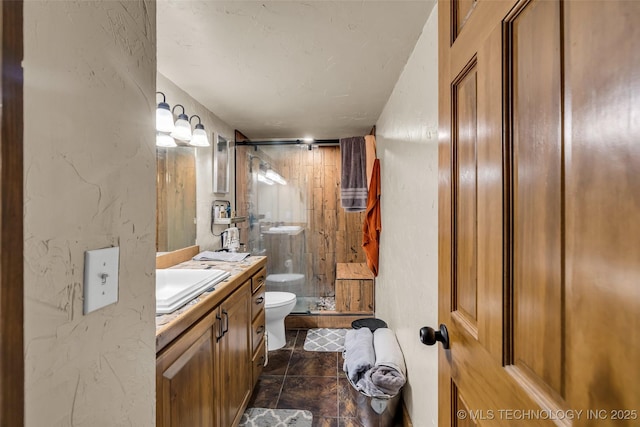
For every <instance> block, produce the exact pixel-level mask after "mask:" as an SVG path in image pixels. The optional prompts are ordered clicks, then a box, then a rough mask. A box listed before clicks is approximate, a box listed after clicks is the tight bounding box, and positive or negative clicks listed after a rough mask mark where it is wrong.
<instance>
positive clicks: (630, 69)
mask: <svg viewBox="0 0 640 427" xmlns="http://www.w3.org/2000/svg"><path fill="white" fill-rule="evenodd" d="M438 8H439V67H440V69H439V72H440V77H439V78H440V83H439V88H440V89H439V90H440V93H439V101H440V107H439V108H440V132H439V134H440V151H439V164H440V179H439V186H440V187H439V260H440V261H439V295H440V296H439V318H440V321H441V322H442V323H444V324H445V325H446V326H447V327H448V330H449V335H450V341H451V344H450V345H451V347H450V350H444V349H440V352H439V369H440V374H439V425H440V426H441V427H444V426H452V425H456V426H467V425H469V426H473V425H481V426H487V425H504V426H511V425H531V426H534V425H535V426H550V425H561V426H571V425H575V426H582V425H584V426H596V425H597V426H606V425H612V426H613V425H615V426H622V425H629V426H631V425H638V423H639V422H640V421H639V420H638V418H639V417H640V414H638V411H640V381H639V378H640V373H639V369H638V360H640V338H639V336H640V334H639V333H638V330H639V328H638V327H639V326H640V320H639V319H640V316H639V315H638V313H639V312H640V243H639V242H640V143H639V142H638V141H639V140H640V96H639V95H638V94H640V29H639V28H640V27H639V26H638V25H637V22H640V2H636V1H626V2H623V1H607V2H605V1H594V2H589V1H567V2H561V1H553V0H531V1H529V0H524V1H462V0H459V1H455V0H453V1H445V2H440V3H439V5H438Z"/></svg>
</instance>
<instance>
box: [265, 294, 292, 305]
mask: <svg viewBox="0 0 640 427" xmlns="http://www.w3.org/2000/svg"><path fill="white" fill-rule="evenodd" d="M295 299H296V294H292V293H291V292H266V293H265V308H277V307H282V306H284V305H287V304H290V303H291V302H292V301H295Z"/></svg>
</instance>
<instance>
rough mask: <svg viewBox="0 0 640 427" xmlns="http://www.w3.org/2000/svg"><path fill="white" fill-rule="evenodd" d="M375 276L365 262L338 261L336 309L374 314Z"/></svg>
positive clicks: (345, 311)
mask: <svg viewBox="0 0 640 427" xmlns="http://www.w3.org/2000/svg"><path fill="white" fill-rule="evenodd" d="M374 302H375V290H374V276H373V273H372V272H371V270H369V267H367V264H365V263H337V265H336V311H337V312H340V313H353V314H373V313H374Z"/></svg>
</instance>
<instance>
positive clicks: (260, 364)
mask: <svg viewBox="0 0 640 427" xmlns="http://www.w3.org/2000/svg"><path fill="white" fill-rule="evenodd" d="M265 343H266V340H264V339H263V340H262V341H261V342H260V345H259V346H258V347H259V349H258V351H256V352H255V354H254V355H253V360H252V361H251V366H252V368H251V373H252V375H253V385H254V386H255V385H256V383H257V382H258V378H259V377H260V374H261V373H262V369H263V368H264V361H265V358H266V354H265V350H266V348H265Z"/></svg>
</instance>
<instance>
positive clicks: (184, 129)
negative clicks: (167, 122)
mask: <svg viewBox="0 0 640 427" xmlns="http://www.w3.org/2000/svg"><path fill="white" fill-rule="evenodd" d="M177 107H180V108H182V114H179V115H178V120H176V124H175V126H176V127H175V129H174V130H173V132H171V136H172V137H174V138H175V139H179V140H181V141H187V142H189V141H190V140H191V125H190V124H189V117H188V116H187V115H186V114H185V113H184V107H183V106H182V105H181V104H176V105H175V106H174V107H173V109H172V110H171V111H175V109H176V108H177Z"/></svg>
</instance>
